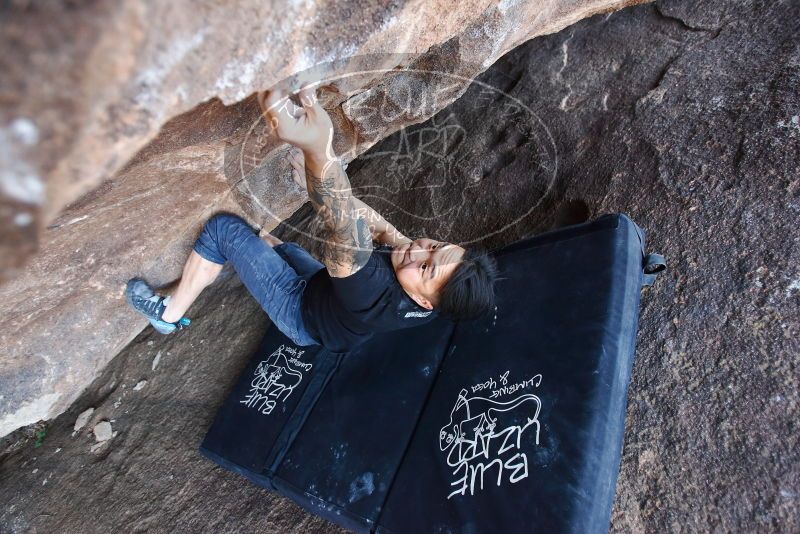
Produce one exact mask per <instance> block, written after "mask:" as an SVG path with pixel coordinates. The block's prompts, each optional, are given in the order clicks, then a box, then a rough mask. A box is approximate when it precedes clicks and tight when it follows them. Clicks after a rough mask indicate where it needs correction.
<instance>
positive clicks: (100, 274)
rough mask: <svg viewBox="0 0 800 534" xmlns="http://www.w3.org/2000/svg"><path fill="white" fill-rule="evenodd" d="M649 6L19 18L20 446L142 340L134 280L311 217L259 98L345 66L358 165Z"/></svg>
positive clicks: (347, 129)
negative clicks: (533, 61)
mask: <svg viewBox="0 0 800 534" xmlns="http://www.w3.org/2000/svg"><path fill="white" fill-rule="evenodd" d="M630 3H635V1H634V2H631V0H616V1H610V0H576V1H570V2H562V1H555V0H541V1H535V2H522V3H520V2H505V1H504V2H500V3H497V2H496V1H489V0H476V1H474V2H470V3H468V4H464V3H462V4H459V9H452V8H451V7H449V6H447V7H445V6H443V5H442V4H441V3H439V2H437V1H435V0H430V1H423V2H415V3H409V4H402V5H401V4H390V5H386V6H384V5H381V6H378V5H374V4H363V3H359V4H357V5H356V4H355V3H353V4H347V3H344V4H343V3H336V4H331V5H326V4H324V3H313V4H312V3H308V4H302V3H295V4H290V5H289V6H288V7H286V8H285V9H283V11H282V12H281V15H280V22H279V23H278V22H276V21H277V20H278V19H276V15H275V13H273V11H272V8H271V7H268V6H267V4H264V3H263V2H255V1H245V0H241V1H238V2H235V3H225V4H219V3H211V2H209V3H199V4H198V3H197V2H183V1H180V2H168V3H164V2H152V3H149V4H148V3H141V2H133V1H130V2H125V1H123V2H118V3H115V4H112V3H106V4H101V3H91V2H90V3H65V4H57V3H47V4H38V3H37V4H33V3H32V4H27V3H24V4H20V5H22V7H10V6H12V5H13V6H16V5H17V4H10V5H8V6H5V7H3V8H2V9H3V17H2V18H0V29H2V31H0V47H2V49H3V50H8V51H9V53H8V54H5V55H3V56H2V57H0V67H2V68H3V69H4V72H5V75H4V76H3V78H2V82H0V83H1V84H2V85H1V86H0V92H1V93H2V95H3V98H2V99H1V100H0V167H2V175H0V282H2V281H3V279H4V275H3V270H4V269H6V270H8V269H12V270H13V269H14V268H15V267H19V266H20V265H21V264H22V262H23V261H24V258H25V257H26V255H29V254H30V253H31V252H32V251H33V250H34V248H35V246H34V245H35V241H36V239H37V235H38V239H39V244H40V249H41V250H40V252H39V253H38V254H37V255H36V256H35V258H34V259H33V260H31V261H29V263H28V265H27V266H26V268H25V269H24V270H22V271H19V272H16V274H15V276H14V278H13V279H12V281H11V282H9V283H5V284H4V285H2V286H0V302H1V303H2V304H0V353H3V354H6V355H7V357H6V358H5V359H4V360H3V361H2V362H0V389H2V390H3V391H4V395H3V396H2V397H0V436H2V435H5V434H7V433H8V432H10V431H12V430H13V429H15V428H18V427H20V426H22V425H26V424H30V423H33V422H35V421H37V420H39V419H48V418H51V417H54V416H55V415H57V414H59V413H61V412H62V411H63V410H64V409H66V407H67V406H69V405H70V403H72V402H73V401H74V400H75V399H76V398H77V396H78V395H79V394H80V392H81V391H82V390H83V389H84V388H85V387H86V386H87V385H88V384H89V383H91V381H92V379H94V378H95V377H96V376H97V375H98V373H99V372H100V371H101V370H102V368H103V366H104V365H105V364H106V363H107V362H108V361H109V360H110V359H111V358H112V357H113V356H114V355H115V354H117V352H118V351H119V350H120V349H121V348H122V347H123V346H124V345H125V344H127V343H128V342H129V341H130V340H131V339H133V337H135V336H136V335H137V334H138V333H139V332H140V331H141V328H142V325H143V324H144V323H142V322H140V321H131V319H130V314H129V313H128V312H127V310H126V309H125V306H124V302H123V301H122V299H121V294H120V290H121V288H122V287H123V284H124V282H125V281H126V280H127V279H128V278H130V277H131V276H133V275H144V276H146V277H147V278H148V279H149V280H150V281H152V282H154V283H167V282H170V281H173V280H175V278H176V277H177V276H178V275H179V273H180V271H179V267H180V263H181V262H182V260H183V258H185V256H186V253H187V251H188V248H189V246H190V244H191V242H192V240H193V238H194V237H195V236H196V235H197V232H198V230H199V228H200V227H201V225H202V223H203V221H204V220H205V219H206V218H207V217H208V215H209V214H210V213H212V212H214V211H219V210H223V209H224V210H228V211H234V212H241V213H243V214H245V215H247V216H248V218H249V219H250V220H251V221H252V222H253V223H254V224H258V225H260V226H261V225H263V226H266V227H268V228H269V227H271V226H273V225H274V224H275V221H276V220H280V219H283V218H284V217H286V216H288V215H289V214H291V213H292V212H293V210H294V209H295V208H296V207H297V206H298V201H299V197H298V196H297V193H298V191H297V190H296V189H295V188H294V187H293V186H292V184H291V182H290V181H289V180H288V179H287V172H288V166H287V165H286V164H285V162H284V161H283V159H282V156H283V154H284V153H285V147H281V146H278V145H276V143H275V142H274V139H273V138H271V137H269V136H267V135H265V134H264V125H263V123H262V121H260V120H259V112H258V109H257V106H256V105H255V103H254V99H253V98H252V97H250V98H247V97H248V95H251V94H252V93H253V92H255V91H256V90H258V89H263V88H266V87H270V86H272V84H274V83H275V82H276V81H278V80H281V79H283V78H285V77H286V76H287V75H289V74H291V73H295V72H297V71H302V70H303V69H308V68H310V67H312V66H314V65H316V64H317V63H318V62H325V61H328V62H332V63H327V64H323V65H322V66H320V67H315V69H314V70H313V73H312V74H309V76H311V79H314V80H317V79H321V78H322V79H326V80H331V78H333V79H332V80H331V81H330V83H327V84H326V85H325V86H324V88H323V89H322V90H321V91H320V93H321V96H322V98H323V102H324V104H325V106H326V107H327V108H328V109H330V110H331V112H332V114H333V116H334V118H335V122H336V125H337V128H338V129H339V135H338V137H337V139H338V146H337V149H338V151H339V153H340V154H342V156H343V159H345V160H346V161H349V160H351V159H352V158H353V157H355V156H356V155H357V154H359V153H361V152H363V151H364V150H366V149H367V148H368V147H369V146H371V145H372V144H374V143H375V142H376V141H378V140H380V139H382V138H383V137H385V136H387V135H389V134H390V133H392V132H393V131H395V130H396V129H398V128H400V127H401V126H403V125H406V124H411V123H415V122H420V121H422V120H425V119H427V118H428V117H430V116H431V115H433V114H434V113H435V112H436V111H438V110H439V109H441V108H442V107H444V106H445V105H447V104H448V103H450V102H451V101H452V100H453V99H455V98H456V97H457V96H458V95H459V94H461V93H462V92H463V90H465V88H466V87H467V85H468V82H469V80H470V79H471V78H472V77H474V76H475V75H476V74H477V73H479V72H481V71H482V70H483V69H485V68H486V67H487V66H488V65H489V64H491V63H492V62H493V61H494V60H495V59H496V58H497V57H499V56H500V55H501V54H503V53H504V52H505V51H507V50H509V49H510V48H512V47H514V46H515V45H517V44H519V43H521V42H523V41H524V40H526V39H529V38H530V37H532V36H535V35H540V34H543V33H548V32H553V31H557V30H558V29H560V28H562V27H564V26H565V25H567V24H570V23H572V22H574V21H575V20H578V19H580V18H582V17H585V16H587V15H590V14H593V13H597V12H601V11H608V10H612V9H615V8H618V7H620V6H623V5H627V4H630ZM43 20H47V21H49V22H52V23H49V22H48V24H45V25H43V24H42V22H41V21H43ZM31 28H39V29H40V30H41V31H31V30H30V29H31ZM398 51H400V52H404V53H406V54H404V55H397V52H398ZM356 54H358V55H359V58H360V59H359V60H358V61H334V60H340V59H342V58H346V57H350V56H352V55H356ZM396 66H404V67H407V69H408V70H407V71H397V70H392V69H393V68H394V67H396ZM376 69H379V70H380V69H384V70H381V71H380V72H375V70H376ZM385 69H388V74H387V71H386V70H385ZM364 70H365V71H366V72H362V71H364ZM353 71H358V72H362V73H361V74H359V75H352V73H353ZM429 71H443V72H447V73H450V74H451V75H450V76H446V77H442V76H439V75H436V74H431V73H430V72H429ZM345 73H348V74H350V75H348V76H345V77H340V78H336V77H337V76H342V75H343V74H345ZM54 80H58V82H55V81H54ZM287 83H288V82H287ZM213 97H216V98H213ZM209 99H210V100H209ZM200 102H203V103H202V104H199V103H200ZM223 102H224V103H226V104H230V106H228V107H226V106H225V105H224V104H223ZM237 102H238V103H237ZM423 102H424V104H423ZM198 104H199V105H198ZM195 106H196V107H195ZM190 108H191V109H190ZM187 110H189V111H187ZM375 110H380V113H375V112H374V111H375ZM184 111H186V113H184V114H183V115H179V116H177V117H175V118H174V119H172V120H170V121H169V122H168V123H167V124H166V125H164V126H163V128H161V130H160V131H159V128H160V127H161V126H162V124H164V122H165V121H166V120H167V119H168V118H170V117H173V116H175V115H176V114H178V113H181V112H184ZM157 132H158V133H159V135H158V136H157V137H155V139H153V138H154V136H156V133H157ZM151 139H152V142H151V143H150V144H149V145H147V146H146V147H144V148H142V147H143V146H144V145H145V143H147V142H148V141H150V140H151ZM139 149H142V150H140V151H139ZM137 151H139V152H138V153H137ZM134 154H135V155H134ZM131 158H132V160H131ZM129 160H131V161H129ZM118 171H119V172H118ZM101 183H102V186H101V187H100V188H99V189H93V188H95V187H97V186H98V185H99V184H101ZM45 184H46V190H45V188H44V185H45ZM87 191H91V193H89V194H87V195H84V194H85V193H87ZM81 195H84V196H83V197H81ZM79 197H81V198H80V199H79ZM76 199H79V200H77V201H76ZM73 201H76V202H73ZM42 202H44V204H41V203H42ZM70 202H73V203H72V204H71V205H70V206H69V207H68V208H67V209H66V210H65V211H63V212H62V213H61V214H60V215H59V216H58V218H57V219H55V220H51V219H53V217H55V215H56V213H57V212H59V210H61V208H62V207H64V206H65V205H67V204H68V203H70ZM40 205H41V206H43V209H44V211H43V212H41V213H40V210H39V208H40V207H41V206H40ZM45 224H47V226H46V227H43V225H45ZM37 228H40V230H41V231H38V233H37ZM44 325H47V326H46V327H43V326H44Z"/></svg>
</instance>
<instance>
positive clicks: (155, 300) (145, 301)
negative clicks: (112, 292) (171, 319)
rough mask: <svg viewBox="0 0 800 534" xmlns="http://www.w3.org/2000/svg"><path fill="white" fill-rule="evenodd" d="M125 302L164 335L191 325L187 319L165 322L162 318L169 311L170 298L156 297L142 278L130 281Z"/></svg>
mask: <svg viewBox="0 0 800 534" xmlns="http://www.w3.org/2000/svg"><path fill="white" fill-rule="evenodd" d="M125 300H127V301H128V304H130V306H131V308H133V309H134V310H136V311H137V312H139V313H141V314H142V315H144V316H145V317H147V320H148V321H150V324H151V325H153V328H155V329H156V330H157V331H158V332H161V333H162V334H171V333H172V332H174V331H176V330H182V329H184V328H186V327H187V326H189V324H190V323H191V321H190V320H189V319H188V318H187V317H182V318H181V320H180V321H178V322H175V323H168V322H166V321H163V320H162V319H161V316H162V315H163V314H164V310H165V309H167V303H168V302H169V297H166V298H164V297H162V296H161V295H156V294H155V293H154V292H153V290H152V289H151V288H150V286H149V285H147V282H145V281H144V280H142V279H141V278H132V279H130V280H128V285H127V286H126V287H125Z"/></svg>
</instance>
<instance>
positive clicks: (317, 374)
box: [200, 215, 663, 533]
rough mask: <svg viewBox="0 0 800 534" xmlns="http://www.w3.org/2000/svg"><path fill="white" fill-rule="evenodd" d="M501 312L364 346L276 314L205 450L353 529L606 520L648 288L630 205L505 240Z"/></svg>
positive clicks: (574, 526) (578, 527) (653, 262)
mask: <svg viewBox="0 0 800 534" xmlns="http://www.w3.org/2000/svg"><path fill="white" fill-rule="evenodd" d="M495 255H496V257H497V260H498V264H499V266H500V270H501V278H502V280H501V281H500V282H498V286H497V291H498V300H497V309H496V311H495V313H492V314H490V315H489V316H488V317H486V318H484V319H481V320H478V321H470V322H461V323H458V324H453V323H451V322H449V321H447V320H445V319H437V320H435V321H432V322H431V323H428V324H426V325H424V326H421V327H418V328H414V329H408V330H400V331H395V332H390V333H388V334H383V335H381V336H380V337H378V338H374V339H372V340H371V341H370V342H368V343H365V344H364V345H362V346H360V347H359V348H358V349H356V350H354V351H352V352H349V353H346V354H341V353H332V352H329V351H327V350H325V349H322V348H320V347H297V346H295V345H294V344H292V342H291V341H289V340H288V339H287V338H286V337H284V336H283V335H282V334H281V333H280V332H279V331H278V330H277V329H275V328H271V329H270V330H269V331H268V332H267V335H266V336H265V338H264V341H263V342H262V345H261V347H260V349H259V351H258V352H257V354H256V355H255V357H254V358H253V360H252V362H251V363H250V365H249V366H248V368H247V369H245V371H244V372H243V373H242V375H241V377H240V379H239V382H238V383H237V385H236V386H235V387H234V388H233V391H231V393H230V395H229V396H228V398H227V400H226V401H225V403H224V405H223V406H222V408H221V409H220V411H219V413H218V414H217V417H216V419H215V421H214V423H213V425H212V426H211V428H210V429H209V431H208V434H207V435H206V438H205V440H204V441H203V444H202V446H201V447H200V451H201V452H202V453H203V454H205V455H206V456H208V457H209V458H211V459H212V460H214V461H215V462H217V463H219V464H220V465H222V466H223V467H226V468H228V469H230V470H233V471H235V472H237V473H240V474H242V475H244V476H246V477H247V478H249V479H250V480H252V481H253V482H255V483H256V484H258V485H261V486H263V487H266V488H269V489H272V490H274V491H278V492H279V493H281V494H283V495H286V496H288V497H289V498H291V499H293V500H294V501H295V502H297V503H298V504H300V505H301V506H303V507H304V508H306V509H307V510H309V511H311V512H313V513H315V514H317V515H320V516H323V517H325V518H327V519H329V520H331V521H333V522H335V523H337V524H339V525H342V526H343V527H345V528H348V529H350V530H353V531H356V532H379V533H417V532H464V533H479V532H520V531H525V532H606V531H607V530H608V524H609V518H610V514H611V506H612V503H613V498H614V488H615V484H616V478H617V472H618V469H619V462H620V454H621V448H622V437H623V431H624V420H625V404H626V394H627V387H628V381H629V378H630V372H631V367H632V364H633V356H634V344H635V337H636V325H637V320H638V309H639V294H640V288H641V287H642V285H648V284H650V283H652V280H653V278H654V276H655V274H654V272H655V271H657V270H659V269H660V268H662V267H663V258H661V257H660V256H657V255H650V256H646V255H645V253H644V234H643V232H642V231H641V230H640V229H639V228H638V227H637V226H636V225H635V224H634V223H633V222H632V221H631V220H630V219H629V218H628V217H626V216H624V215H607V216H604V217H601V218H599V219H597V220H595V221H593V222H590V223H586V224H582V225H577V226H573V227H568V228H564V229H561V230H557V231H554V232H550V233H547V234H544V235H541V236H537V237H534V238H531V239H527V240H525V241H521V242H519V243H515V244H514V245H511V246H510V247H507V248H505V249H503V250H501V251H499V252H497V253H496V254H495Z"/></svg>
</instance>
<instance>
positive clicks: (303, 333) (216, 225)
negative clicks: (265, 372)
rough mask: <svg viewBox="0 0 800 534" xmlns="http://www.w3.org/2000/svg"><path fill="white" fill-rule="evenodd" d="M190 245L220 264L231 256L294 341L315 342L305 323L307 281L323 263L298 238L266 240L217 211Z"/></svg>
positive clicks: (251, 288)
mask: <svg viewBox="0 0 800 534" xmlns="http://www.w3.org/2000/svg"><path fill="white" fill-rule="evenodd" d="M194 251H195V252H197V253H198V254H200V256H202V257H203V258H205V259H207V260H208V261H212V262H214V263H218V264H220V265H222V264H224V263H225V261H230V262H231V264H233V268H234V269H235V270H236V273H237V274H238V275H239V278H240V279H241V280H242V283H244V285H245V287H246V288H247V289H248V291H250V294H251V295H253V297H254V298H255V299H256V300H257V301H258V303H259V304H260V305H261V307H262V308H263V309H264V311H265V312H267V315H269V318H270V319H271V320H272V322H273V323H274V324H275V326H277V327H278V329H279V330H280V331H281V332H283V333H284V334H285V335H286V337H288V338H289V339H291V340H292V341H293V342H294V343H295V344H296V345H299V346H306V345H315V344H317V342H316V340H314V339H313V338H312V337H311V335H310V334H309V333H308V331H307V330H306V328H305V325H304V324H303V317H302V311H301V310H302V308H301V303H302V300H303V290H304V289H305V287H306V283H307V282H308V280H309V279H310V278H311V276H312V275H314V273H316V272H317V271H319V270H320V269H324V268H325V266H324V265H322V264H321V263H320V262H318V261H317V260H315V259H314V258H313V257H312V256H311V255H310V254H309V253H308V252H307V251H306V250H305V249H303V248H302V247H301V246H299V245H298V244H297V243H282V244H280V245H278V246H276V247H274V248H273V247H271V246H269V245H268V244H266V243H265V242H264V241H262V240H261V238H259V237H258V235H256V233H255V232H254V231H253V229H252V228H251V227H250V225H248V224H247V223H246V222H245V221H244V220H242V219H241V218H240V217H236V216H235V215H227V214H222V215H215V216H214V217H212V218H211V219H209V221H208V222H207V223H206V225H205V227H204V228H203V232H202V233H201V234H200V237H199V238H198V239H197V241H196V242H195V244H194Z"/></svg>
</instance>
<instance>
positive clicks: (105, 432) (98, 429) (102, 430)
mask: <svg viewBox="0 0 800 534" xmlns="http://www.w3.org/2000/svg"><path fill="white" fill-rule="evenodd" d="M94 437H95V439H96V440H97V441H108V440H110V439H111V438H112V437H113V435H112V432H111V423H109V422H108V421H100V422H99V423H97V424H96V425H95V426H94Z"/></svg>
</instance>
